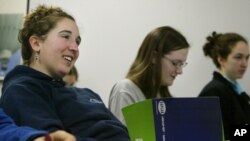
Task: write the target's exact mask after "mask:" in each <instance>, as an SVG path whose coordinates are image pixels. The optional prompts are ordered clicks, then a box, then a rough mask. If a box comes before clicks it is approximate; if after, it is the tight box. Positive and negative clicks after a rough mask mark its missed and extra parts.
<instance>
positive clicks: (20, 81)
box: [0, 66, 130, 141]
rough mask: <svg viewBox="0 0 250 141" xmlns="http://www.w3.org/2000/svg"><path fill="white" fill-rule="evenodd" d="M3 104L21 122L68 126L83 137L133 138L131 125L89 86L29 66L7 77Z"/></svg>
mask: <svg viewBox="0 0 250 141" xmlns="http://www.w3.org/2000/svg"><path fill="white" fill-rule="evenodd" d="M0 102H1V105H2V107H3V109H4V111H5V112H6V113H7V114H8V115H10V116H11V117H12V118H13V119H14V121H15V122H16V123H17V124H18V125H26V126H31V127H33V128H36V129H43V130H47V131H54V130H57V129H63V130H66V131H68V132H70V133H72V134H73V135H75V136H76V137H77V139H78V140H79V141H92V140H93V141H94V140H98V141H118V140H119V141H129V140H130V139H129V135H128V132H127V128H126V127H125V126H123V124H121V123H120V122H119V121H118V120H117V119H116V118H115V116H114V115H113V114H112V113H111V112H110V111H109V110H108V109H107V108H106V106H105V105H104V104H103V102H102V100H101V98H100V97H99V95H97V94H96V93H94V92H93V91H91V90H90V89H86V88H82V89H81V88H76V87H65V86H64V83H63V81H62V80H54V79H53V78H51V77H49V76H47V75H45V74H43V73H41V72H38V71H36V70H34V69H32V68H29V67H26V66H17V67H16V68H14V70H12V71H11V72H10V73H8V74H7V76H6V77H5V79H4V82H3V89H2V97H1V101H0Z"/></svg>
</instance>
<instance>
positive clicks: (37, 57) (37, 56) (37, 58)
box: [35, 52, 39, 61]
mask: <svg viewBox="0 0 250 141" xmlns="http://www.w3.org/2000/svg"><path fill="white" fill-rule="evenodd" d="M35 60H36V61H37V60H39V54H38V53H37V52H36V54H35Z"/></svg>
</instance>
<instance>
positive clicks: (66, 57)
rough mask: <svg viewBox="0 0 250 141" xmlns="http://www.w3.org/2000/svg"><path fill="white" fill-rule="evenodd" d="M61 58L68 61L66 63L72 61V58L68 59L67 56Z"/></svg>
mask: <svg viewBox="0 0 250 141" xmlns="http://www.w3.org/2000/svg"><path fill="white" fill-rule="evenodd" d="M63 58H64V59H66V60H68V61H72V59H73V58H72V57H69V56H64V57H63Z"/></svg>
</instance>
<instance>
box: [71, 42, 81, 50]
mask: <svg viewBox="0 0 250 141" xmlns="http://www.w3.org/2000/svg"><path fill="white" fill-rule="evenodd" d="M78 46H79V45H78V44H77V43H76V42H72V43H71V44H70V47H69V49H70V50H72V51H78V50H79V49H78Z"/></svg>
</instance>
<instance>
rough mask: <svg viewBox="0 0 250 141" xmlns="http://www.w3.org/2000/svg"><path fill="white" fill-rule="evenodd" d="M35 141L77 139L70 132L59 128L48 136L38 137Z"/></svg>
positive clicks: (73, 140)
mask: <svg viewBox="0 0 250 141" xmlns="http://www.w3.org/2000/svg"><path fill="white" fill-rule="evenodd" d="M34 141H76V138H75V137H74V136H73V135H71V134H70V133H68V132H65V131H63V130H57V131H55V132H52V133H50V134H49V135H48V136H42V137H38V138H36V139H35V140H34Z"/></svg>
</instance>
